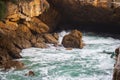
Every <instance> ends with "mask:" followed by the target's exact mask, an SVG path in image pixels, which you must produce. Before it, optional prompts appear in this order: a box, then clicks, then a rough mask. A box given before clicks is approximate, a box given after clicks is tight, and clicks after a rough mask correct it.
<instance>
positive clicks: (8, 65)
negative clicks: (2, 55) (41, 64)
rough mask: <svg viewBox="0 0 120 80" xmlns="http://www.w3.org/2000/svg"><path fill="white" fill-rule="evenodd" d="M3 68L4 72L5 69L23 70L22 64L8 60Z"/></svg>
mask: <svg viewBox="0 0 120 80" xmlns="http://www.w3.org/2000/svg"><path fill="white" fill-rule="evenodd" d="M3 68H4V69H5V70H7V69H11V68H15V69H23V68H25V66H24V64H23V63H22V62H20V61H13V60H9V61H5V62H4V64H3Z"/></svg>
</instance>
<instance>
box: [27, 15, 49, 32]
mask: <svg viewBox="0 0 120 80" xmlns="http://www.w3.org/2000/svg"><path fill="white" fill-rule="evenodd" d="M25 24H26V25H27V27H28V28H29V29H30V30H31V31H32V32H33V33H34V34H36V33H37V34H41V33H46V32H48V31H49V27H48V26H47V25H46V24H45V23H43V22H42V21H41V20H40V19H38V18H35V17H34V18H32V20H31V21H30V22H26V23H25Z"/></svg>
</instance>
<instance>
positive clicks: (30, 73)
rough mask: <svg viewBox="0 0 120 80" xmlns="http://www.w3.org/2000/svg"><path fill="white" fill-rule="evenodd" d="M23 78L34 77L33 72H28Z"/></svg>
mask: <svg viewBox="0 0 120 80" xmlns="http://www.w3.org/2000/svg"><path fill="white" fill-rule="evenodd" d="M25 76H35V73H34V72H33V71H29V72H28V73H26V74H25Z"/></svg>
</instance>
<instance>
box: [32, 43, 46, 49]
mask: <svg viewBox="0 0 120 80" xmlns="http://www.w3.org/2000/svg"><path fill="white" fill-rule="evenodd" d="M34 47H38V48H47V45H46V44H45V43H35V45H34Z"/></svg>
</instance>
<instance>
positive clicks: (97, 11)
mask: <svg viewBox="0 0 120 80" xmlns="http://www.w3.org/2000/svg"><path fill="white" fill-rule="evenodd" d="M87 1H88V2H87ZM89 1H90V0H83V1H82V0H48V2H49V3H51V4H53V5H54V6H55V7H56V8H57V10H59V12H60V13H61V14H62V16H63V17H64V18H65V19H63V22H66V23H67V22H68V23H73V24H86V23H87V24H88V23H90V24H91V23H101V24H104V23H106V24H107V23H108V24H109V23H110V22H114V23H118V21H117V20H115V18H116V16H117V17H118V16H119V15H116V16H114V15H115V13H114V10H113V9H111V8H110V7H104V6H100V5H102V3H101V2H100V1H102V0H91V1H93V2H92V3H89ZM94 1H98V2H97V4H95V2H94ZM105 1H106V2H107V3H106V6H109V4H108V3H109V2H110V0H105ZM103 2H104V1H103ZM119 14H120V13H119Z"/></svg>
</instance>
